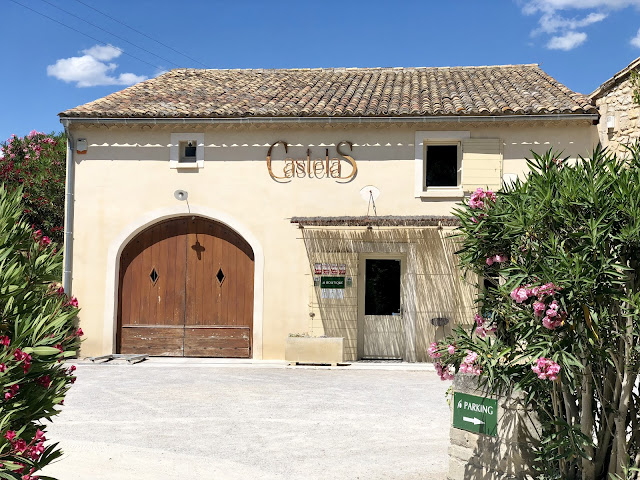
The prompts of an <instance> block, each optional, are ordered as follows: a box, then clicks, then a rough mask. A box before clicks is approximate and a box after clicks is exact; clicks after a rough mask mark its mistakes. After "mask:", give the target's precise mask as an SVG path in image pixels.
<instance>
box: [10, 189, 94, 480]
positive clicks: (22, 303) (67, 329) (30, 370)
mask: <svg viewBox="0 0 640 480" xmlns="http://www.w3.org/2000/svg"><path fill="white" fill-rule="evenodd" d="M21 197H22V190H21V189H20V188H18V189H17V190H16V191H15V192H12V193H9V192H8V191H7V190H6V189H5V188H4V186H3V185H0V478H11V479H20V480H29V479H31V478H34V479H35V478H37V477H35V476H32V474H33V473H34V472H37V471H39V470H40V469H41V468H42V467H43V466H45V465H46V464H48V463H49V462H51V461H52V460H54V459H55V458H57V457H58V456H60V451H59V450H58V449H57V448H56V444H53V445H49V446H45V440H46V439H45V436H44V434H45V431H46V428H45V426H44V425H43V423H42V422H43V420H45V419H46V420H51V418H52V417H53V416H54V415H56V414H57V413H58V412H59V406H60V405H62V403H63V400H64V397H65V394H66V393H67V391H68V389H69V387H70V386H71V384H72V383H73V382H74V381H75V377H74V375H73V370H74V369H75V368H74V367H73V366H72V367H70V368H68V367H67V366H65V364H64V363H63V362H62V360H63V359H64V358H67V357H71V356H74V355H75V354H76V350H77V348H78V346H79V336H80V335H81V334H82V331H81V330H80V329H78V328H77V327H76V326H75V324H74V321H75V318H76V315H77V306H78V303H77V300H76V299H75V298H73V297H72V298H70V299H69V298H68V297H67V296H66V295H65V293H64V291H63V290H62V288H61V287H59V285H58V284H57V283H55V281H56V280H57V276H56V273H55V272H57V271H59V269H60V263H61V262H62V254H61V252H57V253H56V252H55V250H54V248H53V244H52V243H51V241H50V240H49V239H48V238H47V237H45V236H43V235H42V232H41V231H39V230H34V229H33V228H32V227H31V226H30V224H29V223H28V222H26V221H24V220H23V219H22V209H23V207H22V205H21Z"/></svg>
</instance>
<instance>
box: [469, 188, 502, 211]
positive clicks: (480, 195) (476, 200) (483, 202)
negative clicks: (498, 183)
mask: <svg viewBox="0 0 640 480" xmlns="http://www.w3.org/2000/svg"><path fill="white" fill-rule="evenodd" d="M495 201H496V194H495V193H493V192H492V191H491V190H487V191H486V192H485V191H484V190H483V189H482V188H478V189H476V191H475V192H473V193H472V194H471V196H470V197H469V207H470V208H472V209H478V208H485V207H487V206H488V204H487V202H495Z"/></svg>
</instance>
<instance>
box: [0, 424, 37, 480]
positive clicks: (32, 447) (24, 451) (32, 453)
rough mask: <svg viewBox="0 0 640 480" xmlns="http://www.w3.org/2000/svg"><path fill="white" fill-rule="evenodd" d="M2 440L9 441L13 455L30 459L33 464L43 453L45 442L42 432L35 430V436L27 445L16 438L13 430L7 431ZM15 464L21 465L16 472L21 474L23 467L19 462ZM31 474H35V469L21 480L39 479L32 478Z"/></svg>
mask: <svg viewBox="0 0 640 480" xmlns="http://www.w3.org/2000/svg"><path fill="white" fill-rule="evenodd" d="M4 438H6V439H7V440H9V443H10V444H11V447H12V449H13V451H14V453H15V454H17V455H19V456H22V457H27V458H30V459H31V460H32V461H34V462H35V461H37V460H38V459H39V458H40V457H41V456H42V454H43V453H44V442H45V441H46V440H47V439H46V437H45V436H44V432H43V431H42V430H40V429H38V430H36V435H35V436H34V437H33V439H31V441H30V442H29V443H27V442H26V441H25V440H24V439H22V438H16V432H15V431H14V430H7V432H6V433H5V434H4ZM16 463H19V464H20V465H22V467H21V468H19V469H18V470H16V471H17V472H18V473H22V472H23V471H24V467H25V465H24V464H22V463H20V462H16ZM33 472H35V468H32V469H31V470H30V471H29V473H28V474H26V475H23V476H22V480H38V478H39V477H37V476H33V475H32V474H33Z"/></svg>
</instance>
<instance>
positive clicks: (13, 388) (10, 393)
mask: <svg viewBox="0 0 640 480" xmlns="http://www.w3.org/2000/svg"><path fill="white" fill-rule="evenodd" d="M18 390H20V385H18V384H17V383H15V384H13V385H10V386H8V387H7V391H6V392H4V399H5V400H9V399H10V398H13V397H15V396H16V394H17V393H18Z"/></svg>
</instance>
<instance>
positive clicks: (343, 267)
mask: <svg viewBox="0 0 640 480" xmlns="http://www.w3.org/2000/svg"><path fill="white" fill-rule="evenodd" d="M338 273H339V274H340V275H346V274H347V266H346V265H345V264H344V263H341V264H340V265H338Z"/></svg>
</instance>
